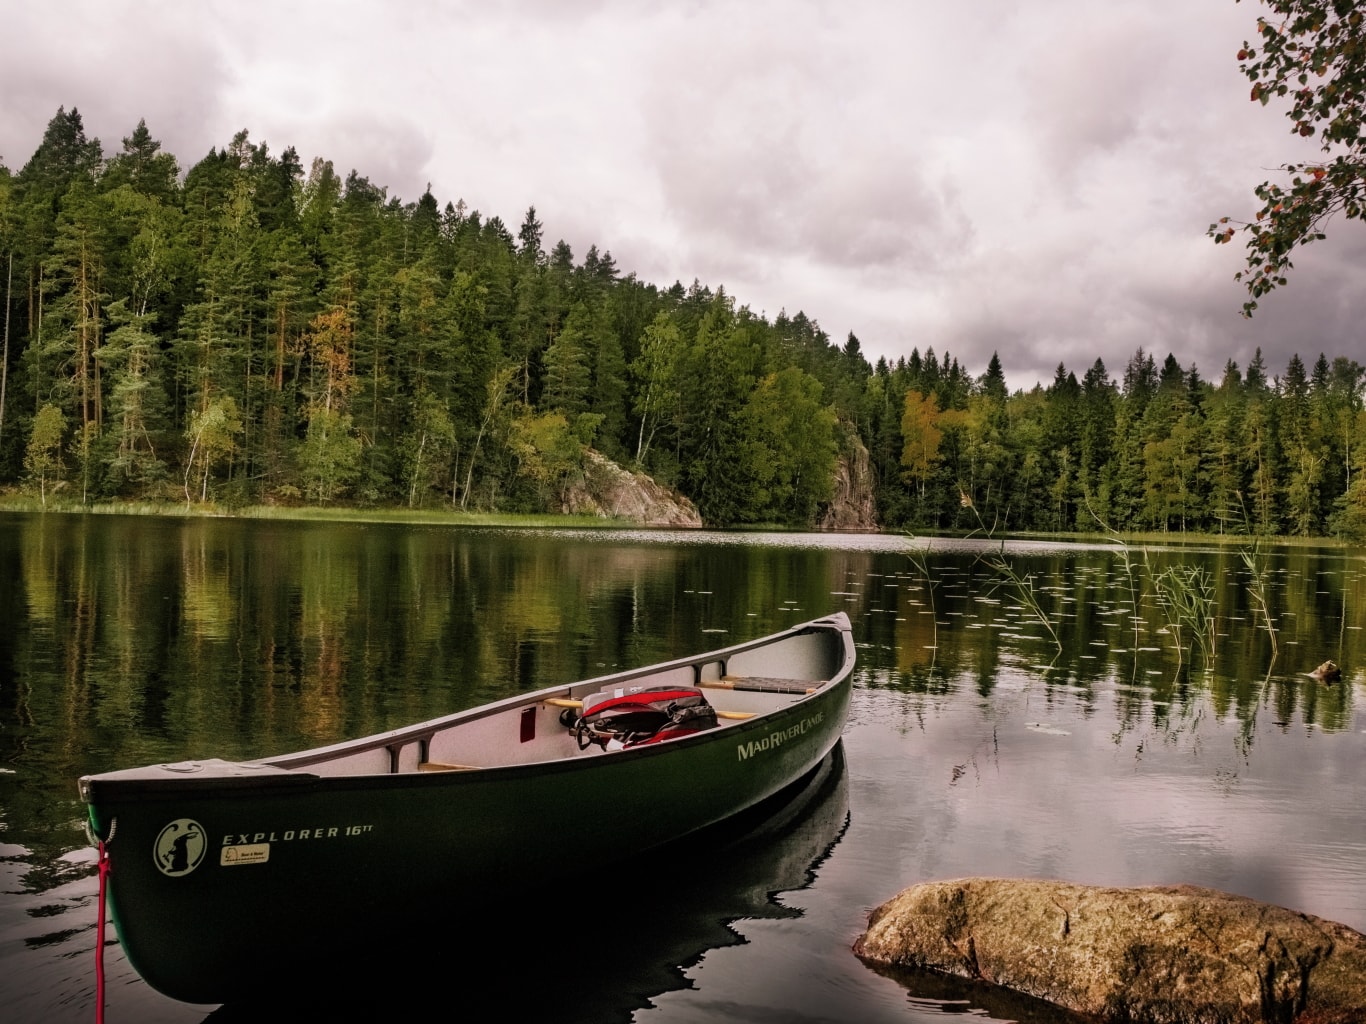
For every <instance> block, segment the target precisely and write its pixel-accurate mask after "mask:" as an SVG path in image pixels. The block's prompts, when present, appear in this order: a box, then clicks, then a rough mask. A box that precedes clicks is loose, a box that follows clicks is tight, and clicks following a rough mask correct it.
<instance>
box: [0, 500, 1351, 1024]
mask: <svg viewBox="0 0 1366 1024" xmlns="http://www.w3.org/2000/svg"><path fill="white" fill-rule="evenodd" d="M1254 554H1255V557H1254V561H1253V565H1252V567H1251V568H1249V565H1248V564H1247V562H1246V561H1245V560H1244V559H1243V557H1242V555H1241V553H1240V552H1239V550H1238V549H1237V548H1236V547H1233V546H1229V547H1220V546H1216V545H1205V546H1201V545H1181V544H1172V545H1160V546H1159V545H1149V546H1147V548H1141V547H1133V548H1129V549H1120V548H1118V547H1117V546H1116V545H1112V544H1105V543H1096V544H1089V545H1087V544H1065V543H1045V542H1014V543H1010V544H1007V545H1005V546H1004V547H1003V546H1002V545H1001V544H1000V543H997V542H992V541H989V540H976V541H948V540H939V539H936V540H933V541H925V540H917V539H912V538H905V537H896V536H891V537H884V536H844V535H793V534H732V533H712V532H620V531H572V530H565V531H559V530H534V531H532V530H486V529H472V528H439V527H408V526H390V525H363V524H354V523H348V524H315V523H290V522H273V521H251V520H229V519H189V520H178V519H171V518H153V517H112V516H86V517H79V516H58V515H51V516H42V515H20V514H0V880H2V881H0V1008H3V1009H2V1010H0V1017H3V1019H4V1020H5V1021H7V1022H16V1024H17V1022H28V1021H76V1020H82V1021H89V1020H93V1019H94V1016H95V936H96V918H97V909H96V908H97V901H96V892H97V885H96V877H95V851H94V850H93V849H92V848H91V845H90V843H89V841H88V840H87V839H86V837H85V835H84V832H83V829H82V820H83V817H84V810H83V806H82V805H81V803H80V802H79V800H78V798H77V794H76V779H77V777H78V776H80V775H82V774H86V773H90V772H99V771H105V770H109V769H114V768H121V767H131V766H134V765H137V764H143V763H150V762H158V761H172V760H181V759H186V758H194V757H206V756H221V757H227V758H249V757H261V756H267V755H271V754H278V753H282V752H285V751H288V750H292V749H297V748H301V747H305V746H314V745H318V744H322V743H325V742H330V741H334V740H340V739H343V738H346V737H351V736H358V735H364V734H367V733H371V732H375V731H378V730H381V729H386V728H391V727H397V726H400V725H403V724H406V723H409V722H413V721H418V720H421V719H425V718H430V717H434V716H436V715H439V714H443V713H446V712H449V711H453V710H456V709H459V708H462V707H468V706H472V705H475V704H479V703H482V702H484V701H486V700H489V699H491V698H494V697H499V696H504V695H507V694H510V693H514V692H519V691H524V690H530V689H534V688H538V687H541V686H545V685H550V684H551V683H555V682H564V681H569V680H573V679H578V678H582V677H586V676H590V675H600V674H603V673H605V672H608V671H611V670H613V669H617V668H624V667H628V666H632V665H638V664H645V663H649V662H654V661H658V660H662V659H665V658H670V657H676V656H682V655H685V654H689V653H692V652H694V651H696V650H701V649H705V648H712V647H720V646H724V645H726V644H729V643H733V642H737V641H739V640H742V639H747V638H749V637H754V636H760V635H763V634H765V633H769V632H773V631H774V630H776V629H779V628H781V627H783V626H786V625H790V624H793V623H796V622H801V621H805V620H806V619H811V618H816V617H818V616H820V615H823V614H826V613H827V612H831V611H835V610H844V611H847V612H848V613H849V615H850V618H851V619H852V621H853V623H854V630H855V639H856V642H857V644H858V652H859V666H858V669H857V674H856V681H855V691H854V698H853V707H852V711H851V718H850V722H849V725H848V728H847V730H846V732H845V736H844V741H843V743H842V745H841V747H840V748H839V750H838V751H837V753H836V756H834V757H832V758H831V759H830V760H829V762H828V763H827V764H825V765H823V767H822V771H821V772H820V773H819V774H818V775H817V776H816V777H815V778H813V779H812V780H811V781H810V782H809V783H808V784H807V785H806V786H805V787H804V788H802V789H801V790H799V791H797V792H794V793H792V794H790V796H789V799H788V801H787V802H786V804H785V805H784V806H782V807H779V808H776V809H775V810H774V811H773V812H772V814H770V815H769V816H767V817H764V818H762V819H759V820H750V821H744V822H740V823H737V824H736V825H735V826H734V827H732V828H729V829H726V830H723V831H722V832H720V833H718V834H716V835H713V836H707V837H704V838H703V839H702V840H700V841H698V842H696V843H691V844H689V845H688V846H686V847H683V848H680V849H679V850H677V851H673V852H671V853H670V854H669V855H668V856H667V857H660V858H657V859H655V860H652V862H651V863H650V864H649V865H641V866H639V867H637V868H636V869H635V870H634V871H627V872H624V873H623V877H622V878H621V879H620V881H619V887H618V889H617V890H616V891H615V892H614V893H613V894H612V896H613V898H611V899H610V900H606V901H603V900H601V899H599V900H596V901H595V900H590V899H588V898H586V896H585V894H584V893H582V892H573V891H569V892H563V893H552V894H535V895H534V897H533V900H534V901H533V902H531V903H529V904H528V905H525V906H520V907H509V908H508V912H507V914H506V915H505V917H504V918H503V919H501V920H481V921H468V920H450V919H447V918H446V917H444V916H443V915H442V914H441V913H440V909H439V908H434V909H433V915H432V921H431V934H430V936H424V937H423V941H421V942H418V943H412V942H411V941H408V940H407V939H406V938H405V939H402V940H400V939H399V938H397V937H395V938H393V939H392V940H391V941H390V942H389V943H386V944H381V947H382V948H379V949H376V950H375V952H376V954H377V956H376V958H375V960H374V961H373V963H371V964H370V965H369V966H368V967H365V966H362V967H359V968H357V967H354V966H353V967H349V968H348V969H347V970H346V972H345V973H344V974H337V973H333V974H330V975H329V974H315V973H306V972H301V973H300V976H299V977H298V979H297V983H296V984H295V985H294V986H293V988H292V990H291V991H290V992H284V993H281V994H280V996H279V999H278V1000H276V1001H273V1002H272V1003H271V1004H270V1005H260V1004H258V1005H253V1006H225V1007H217V1008H216V1007H211V1006H190V1005H187V1004H182V1003H177V1002H174V1001H172V1000H169V999H167V998H165V997H163V996H161V995H159V994H158V993H156V992H154V991H153V990H151V989H150V988H148V987H147V986H146V985H145V984H143V983H142V982H141V981H140V979H138V977H137V976H136V974H135V973H134V972H133V971H132V970H131V968H129V966H128V965H127V963H126V962H125V961H124V960H123V959H122V957H121V955H120V951H119V947H118V946H117V943H116V942H115V941H114V937H113V933H112V930H111V932H110V935H109V942H108V945H107V947H106V951H105V966H106V971H107V974H108V986H107V1006H108V1014H109V1019H110V1020H137V1021H148V1022H150V1021H202V1020H206V1019H208V1020H213V1021H225V1020H262V1019H274V1018H277V1017H284V1016H288V1015H290V1014H296V1015H300V1014H307V1015H308V1016H310V1017H316V1016H317V1015H318V1014H319V1013H323V1014H327V1013H330V1014H331V1015H332V1016H334V1017H337V1018H340V1017H342V1016H346V1015H348V1014H349V1013H354V1012H355V1011H356V1010H357V1009H358V1008H370V1009H371V1011H372V1013H373V1016H374V1019H387V1018H390V1017H397V1016H400V1015H405V1014H408V1013H412V1012H416V1011H419V1010H421V1009H424V1008H427V1007H429V1006H431V1005H432V1003H433V1002H436V1001H438V1000H439V1001H441V1002H443V1003H444V1004H445V1005H447V1006H448V1007H449V1008H450V1009H451V1011H452V1012H453V1013H456V1012H458V1013H463V1014H464V1015H466V1016H469V1015H470V1014H471V1010H472V1008H476V1009H481V1012H482V1013H483V1015H484V1016H485V1017H491V1016H492V1015H494V1014H499V1013H501V1014H505V1015H506V1016H507V1018H508V1019H512V1018H514V1017H515V1018H516V1019H522V1020H555V1021H585V1022H590V1021H591V1022H595V1024H597V1022H612V1021H632V1020H635V1021H639V1022H642V1024H677V1022H689V1021H722V1020H724V1021H753V1022H768V1021H784V1022H802V1021H812V1022H815V1021H823V1022H828V1021H837V1022H842V1021H851V1022H852V1021H858V1022H882V1021H931V1020H935V1021H940V1020H942V1019H943V1018H944V1017H945V1016H947V1015H950V1014H954V1015H956V1014H960V1013H962V1012H965V1011H971V1012H974V1013H975V1014H978V1015H981V1016H982V1017H983V1018H984V1019H995V1020H1012V1019H1013V1020H1030V1019H1038V1020H1046V1019H1056V1018H1055V1017H1050V1016H1049V1015H1048V1014H1047V1013H1044V1014H1042V1015H1037V1014H1036V1008H1033V1007H1031V1006H1030V1005H1028V1004H1024V1003H1019V1002H1012V1001H1009V1000H1005V999H1001V998H998V996H997V995H996V994H993V993H990V992H983V991H981V990H980V989H974V988H970V987H967V986H963V985H958V984H954V983H949V982H941V981H937V980H935V979H932V978H923V977H922V978H907V977H904V976H901V975H894V974H891V973H888V972H880V971H875V970H873V969H871V968H869V967H868V966H866V965H864V964H863V963H862V962H860V961H859V960H858V959H857V958H856V957H854V955H853V954H852V953H851V952H850V946H851V944H852V943H853V941H854V939H855V938H856V937H857V936H858V934H859V933H860V932H861V930H862V928H863V927H864V925H865V923H866V918H867V914H868V912H869V911H870V910H871V909H872V908H873V907H874V906H876V905H877V904H879V903H880V902H882V901H883V900H885V899H888V898H890V897H891V896H893V895H894V894H895V893H896V892H898V891H899V890H900V889H902V888H903V887H905V886H907V885H910V884H912V883H915V882H919V881H925V880H930V879H941V878H953V877H961V876H966V875H996V876H1020V877H1023V876H1028V877H1047V878H1058V879H1066V880H1070V881H1076V882H1083V883H1101V884H1107V885H1146V884H1171V883H1191V884H1196V885H1203V886H1210V887H1214V888H1218V889H1224V890H1228V891H1231V892H1236V893H1241V894H1244V895H1247V896H1251V897H1254V898H1256V899H1260V900H1265V901H1267V902H1271V903H1276V904H1280V905H1282V906H1287V907H1291V908H1294V909H1296V910H1301V911H1305V912H1308V913H1311V914H1316V915H1318V916H1321V917H1326V918H1331V919H1333V920H1336V921H1340V922H1343V923H1345V924H1348V925H1350V926H1352V927H1354V928H1357V929H1360V930H1366V885H1363V884H1362V883H1361V878H1362V874H1363V869H1366V815H1363V814H1362V813H1361V810H1360V799H1361V797H1360V794H1361V793H1362V792H1363V787H1364V786H1366V714H1363V711H1362V710H1361V707H1362V703H1363V696H1366V672H1363V668H1362V666H1364V665H1366V640H1364V639H1363V627H1366V552H1363V551H1362V550H1361V549H1355V550H1353V549H1347V548H1342V547H1336V546H1323V547H1277V548H1271V549H1267V548H1265V547H1263V548H1261V549H1260V550H1258V551H1256V552H1255V553H1254ZM1169 570H1170V574H1169V575H1167V576H1166V577H1165V579H1167V580H1171V579H1173V578H1175V577H1176V576H1177V575H1180V574H1186V575H1184V576H1182V577H1181V578H1184V579H1186V580H1187V581H1188V583H1191V584H1192V585H1191V586H1188V587H1187V588H1186V591H1185V593H1186V594H1187V595H1189V594H1190V593H1191V592H1194V591H1196V590H1198V589H1199V586H1200V585H1203V586H1206V587H1207V588H1208V589H1207V595H1208V598H1209V601H1210V602H1211V607H1212V611H1213V616H1214V618H1213V626H1212V628H1209V629H1207V630H1205V631H1204V633H1205V636H1204V637H1203V639H1204V640H1205V641H1206V642H1207V643H1208V644H1209V645H1210V647H1211V648H1212V649H1211V650H1209V651H1208V653H1206V652H1205V651H1204V649H1203V648H1202V646H1201V644H1200V643H1199V642H1198V638H1196V637H1195V636H1194V635H1193V633H1192V626H1191V624H1190V623H1188V622H1185V623H1183V622H1180V621H1179V620H1178V621H1177V622H1176V623H1173V622H1172V621H1171V620H1170V619H1169V616H1168V614H1167V611H1166V610H1164V606H1163V604H1162V603H1161V602H1159V600H1158V594H1157V591H1156V589H1155V586H1154V580H1156V579H1159V578H1164V577H1163V576H1162V574H1163V573H1166V572H1168V571H1169ZM1254 570H1255V571H1254ZM1192 573H1194V574H1196V575H1190V574H1192ZM1259 585H1260V588H1261V589H1260V590H1259V589H1258V586H1259ZM1171 593H1172V594H1173V595H1176V596H1179V594H1180V592H1179V591H1175V590H1173V591H1171ZM1259 594H1260V595H1261V596H1262V597H1264V599H1265V601H1266V604H1267V608H1268V610H1269V613H1270V623H1271V625H1273V626H1274V627H1275V635H1274V645H1273V637H1272V634H1271V632H1270V631H1269V630H1268V629H1267V628H1266V621H1267V620H1266V619H1264V618H1263V617H1262V612H1261V606H1260V605H1259V603H1258V595H1259ZM1171 607H1173V606H1172V604H1171V603H1170V602H1169V603H1168V605H1167V608H1168V609H1170V608H1171ZM1178 626H1179V627H1180V633H1179V634H1178ZM1178 635H1179V641H1178ZM1055 637H1056V639H1055ZM1178 649H1180V650H1181V651H1182V653H1181V654H1180V655H1178ZM1326 659H1332V660H1333V661H1335V662H1337V663H1338V664H1339V665H1340V666H1342V669H1343V675H1342V680H1341V681H1340V682H1338V683H1336V684H1333V685H1327V684H1324V683H1321V682H1319V681H1317V680H1315V679H1312V678H1309V677H1308V676H1307V674H1306V673H1308V672H1309V671H1310V670H1311V669H1313V668H1314V667H1315V666H1316V665H1318V664H1319V663H1320V662H1322V661H1324V660H1326ZM584 827H585V828H592V827H593V822H592V809H591V808H585V818H584ZM546 841H547V842H554V841H555V837H553V836H548V837H546ZM286 911H287V908H286ZM286 916H287V915H286ZM284 926H287V921H286V922H284ZM381 954H382V955H381ZM500 979H501V980H500ZM475 1015H476V1016H478V1015H479V1014H475Z"/></svg>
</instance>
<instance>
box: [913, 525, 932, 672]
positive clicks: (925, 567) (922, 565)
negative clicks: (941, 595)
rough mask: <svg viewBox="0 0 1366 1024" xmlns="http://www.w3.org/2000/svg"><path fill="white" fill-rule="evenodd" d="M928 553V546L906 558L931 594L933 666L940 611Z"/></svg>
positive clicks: (914, 550)
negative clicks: (935, 598) (936, 604)
mask: <svg viewBox="0 0 1366 1024" xmlns="http://www.w3.org/2000/svg"><path fill="white" fill-rule="evenodd" d="M909 539H911V540H915V538H914V537H910V538H909ZM928 551H929V545H928V544H926V546H925V550H924V551H919V550H916V549H912V550H910V551H907V552H906V558H907V559H908V560H909V561H910V563H911V565H912V566H913V567H914V568H915V571H916V572H918V573H919V574H920V576H921V578H922V579H923V580H924V581H925V590H926V591H927V593H928V594H929V598H930V621H931V622H932V623H934V633H933V637H934V654H933V655H931V658H930V663H931V665H933V663H934V659H935V658H937V657H938V655H939V612H938V610H937V609H936V608H935V604H934V588H935V585H936V584H935V581H934V577H932V576H931V575H930V565H929V561H928V559H926V557H925V555H926V553H927V552H928Z"/></svg>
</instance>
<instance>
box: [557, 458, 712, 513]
mask: <svg viewBox="0 0 1366 1024" xmlns="http://www.w3.org/2000/svg"><path fill="white" fill-rule="evenodd" d="M560 511H561V512H565V513H568V514H571V515H588V516H600V517H602V518H604V519H622V520H625V521H627V522H631V523H634V524H636V525H637V526H672V527H691V528H697V527H700V526H701V525H702V517H701V516H700V515H698V513H697V508H696V506H694V505H693V503H692V502H691V501H689V500H688V499H687V498H685V497H684V496H683V495H681V494H677V493H675V492H673V491H671V490H669V489H668V488H667V487H661V486H660V485H659V484H657V483H655V481H654V480H652V479H650V477H648V476H646V475H645V474H644V473H632V472H630V471H629V470H627V469H623V468H622V467H621V466H618V465H617V464H616V463H615V462H613V461H611V460H610V459H608V458H607V457H606V456H604V455H601V454H600V453H598V452H595V451H591V450H590V451H589V452H588V454H587V456H586V457H585V459H584V466H583V475H582V477H581V478H580V479H579V480H578V481H576V482H575V483H573V484H572V485H570V486H569V487H568V488H567V489H566V490H565V492H564V497H563V500H562V501H561V505H560Z"/></svg>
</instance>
